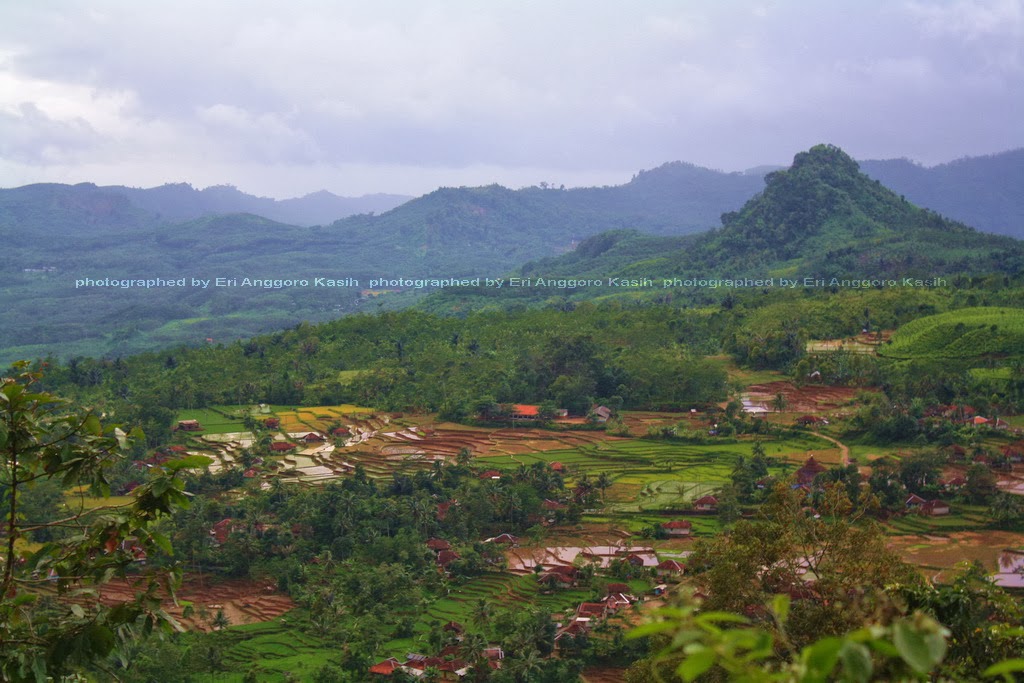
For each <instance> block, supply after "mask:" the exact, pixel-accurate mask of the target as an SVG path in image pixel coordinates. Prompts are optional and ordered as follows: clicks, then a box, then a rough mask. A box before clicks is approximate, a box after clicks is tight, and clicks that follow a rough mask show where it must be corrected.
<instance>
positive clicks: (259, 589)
mask: <svg viewBox="0 0 1024 683" xmlns="http://www.w3.org/2000/svg"><path fill="white" fill-rule="evenodd" d="M136 590H137V589H136V588H134V587H133V586H132V585H131V584H130V583H128V582H124V581H112V582H110V583H108V584H106V585H104V586H103V589H102V591H101V592H100V600H101V601H102V602H104V603H106V604H114V603H118V602H123V601H125V600H130V599H132V597H133V596H134V595H135V592H136ZM178 601H179V603H180V602H182V601H188V602H191V603H192V608H193V613H192V615H191V616H190V617H188V618H184V617H183V616H182V610H183V608H182V607H181V606H180V605H173V604H171V602H170V601H169V600H168V602H167V604H165V605H164V609H166V610H167V611H168V613H170V614H171V615H172V616H173V617H174V618H175V619H177V620H178V621H179V622H181V624H182V626H184V627H185V628H187V629H189V630H196V631H211V630H213V627H212V626H211V625H210V621H212V620H213V618H214V617H215V616H216V615H217V612H218V611H219V610H223V612H224V616H226V617H227V618H228V621H229V622H230V623H231V625H233V626H236V625H238V624H253V623H257V622H262V621H270V620H271V619H276V618H277V617H279V616H281V615H282V614H284V613H285V612H288V611H290V610H292V609H294V608H295V603H294V602H292V599H291V598H290V597H288V596H287V595H285V594H283V593H280V592H278V590H277V587H276V586H274V585H273V582H271V581H252V580H243V579H231V580H228V581H217V582H213V581H211V580H210V579H205V580H203V581H199V580H198V579H197V578H196V577H186V578H185V580H184V581H183V582H182V586H181V588H180V589H179V590H178Z"/></svg>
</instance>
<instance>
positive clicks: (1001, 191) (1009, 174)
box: [860, 149, 1024, 238]
mask: <svg viewBox="0 0 1024 683" xmlns="http://www.w3.org/2000/svg"><path fill="white" fill-rule="evenodd" d="M860 167H861V170H862V171H864V173H866V174H867V175H869V176H871V177H872V178H876V179H878V180H880V181H881V182H882V184H883V185H885V186H886V187H888V188H890V189H892V190H893V191H894V192H898V193H899V194H902V195H904V196H905V197H906V198H907V199H908V200H910V201H912V202H913V203H915V204H917V205H918V206H927V207H928V208H930V209H933V210H935V211H938V212H939V213H941V214H942V215H943V216H948V217H949V218H952V219H954V220H958V221H963V222H964V223H967V224H968V225H970V226H972V227H975V228H978V229H979V230H984V231H986V232H993V233H997V234H1000V235H1012V236H1014V237H1018V238H1024V192H1021V188H1022V187H1024V149H1015V150H1011V151H1007V152H1001V153H999V154H993V155H990V156H982V157H968V158H964V159H958V160H956V161H951V162H949V163H947V164H940V165H938V166H933V167H931V168H928V167H925V166H920V165H918V164H915V163H913V162H911V161H908V160H906V159H887V160H884V161H878V160H871V161H861V162H860Z"/></svg>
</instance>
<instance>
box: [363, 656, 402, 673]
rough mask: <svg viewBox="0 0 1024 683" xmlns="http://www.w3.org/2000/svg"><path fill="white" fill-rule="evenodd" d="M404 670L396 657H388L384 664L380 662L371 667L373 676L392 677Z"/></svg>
mask: <svg viewBox="0 0 1024 683" xmlns="http://www.w3.org/2000/svg"><path fill="white" fill-rule="evenodd" d="M401 668H402V663H401V662H400V661H398V660H397V659H395V658H394V657H388V658H387V659H385V660H384V661H383V662H378V663H377V664H374V665H373V666H371V667H370V673H371V674H377V675H378V676H390V675H391V674H393V673H395V672H396V671H398V670H399V669H401Z"/></svg>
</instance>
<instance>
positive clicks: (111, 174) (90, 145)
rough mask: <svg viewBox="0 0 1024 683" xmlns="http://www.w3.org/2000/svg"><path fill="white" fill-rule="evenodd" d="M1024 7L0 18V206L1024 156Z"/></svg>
mask: <svg viewBox="0 0 1024 683" xmlns="http://www.w3.org/2000/svg"><path fill="white" fill-rule="evenodd" d="M1022 122H1024V0H946V1H933V0H791V1H789V2H786V1H783V0H778V1H774V2H773V1H768V0H759V1H746V0H671V1H669V0H640V1H638V0H631V1H629V2H626V1H621V2H620V1H609V0H586V1H581V2H578V1H576V0H537V1H534V0H471V1H469V0H466V1H463V0H373V1H372V2H370V1H366V0H360V1H358V2H356V1H347V0H323V1H315V0H292V1H291V2H289V3H285V2H279V1H277V0H275V1H273V2H269V1H263V0H244V1H236V0H218V1H217V2H210V0H147V1H145V2H139V1H138V0H88V1H87V2H85V1H78V0H60V1H58V0H33V1H32V2H24V1H22V0H0V187H16V186H20V185H25V184H28V183H35V182H64V183H78V182H94V183H97V184H100V185H106V184H120V185H129V186H135V187H151V186H155V185H160V184H163V183H168V182H188V183H191V184H192V185H193V186H195V187H199V188H201V187H207V186H209V185H218V184H230V185H234V186H236V187H238V188H239V189H241V190H243V191H245V192H249V193H252V194H257V195H261V196H269V197H276V198H286V197H293V196H301V195H304V194H306V193H309V192H314V191H317V190H321V189H326V190H328V191H330V192H333V193H335V194H339V195H345V196H357V195H362V194H366V193H373V192H390V193H399V194H409V195H419V194H424V193H426V192H429V191H431V190H433V189H435V188H437V187H439V186H459V185H486V184H490V183H500V184H502V185H506V186H508V187H513V188H516V187H522V186H526V185H534V184H538V183H540V182H548V183H553V184H555V185H562V184H564V185H566V186H568V187H573V186H586V185H606V184H607V185H613V184H620V183H624V182H628V181H629V179H630V178H631V177H632V175H633V174H634V173H636V172H637V171H639V170H641V169H650V168H654V167H656V166H659V165H661V164H663V163H665V162H669V161H676V160H680V161H686V162H690V163H694V164H697V165H700V166H705V167H708V168H714V169H719V170H724V171H738V170H744V169H748V168H752V167H756V166H760V165H767V164H772V165H784V164H788V163H789V162H790V161H791V160H792V157H793V155H794V154H796V153H797V152H799V151H801V150H804V149H807V148H809V147H811V146H812V145H814V144H818V143H823V142H827V143H832V144H836V145H839V146H840V147H842V148H843V149H844V150H846V151H847V152H848V153H850V154H851V155H852V156H854V157H855V158H858V159H883V158H898V157H905V158H909V159H912V160H914V161H917V162H919V163H922V164H924V165H929V166H930V165H934V164H938V163H943V162H947V161H950V160H953V159H957V158H960V157H964V156H978V155H984V154H992V153H996V152H1000V151H1005V150H1008V149H1015V148H1019V147H1024V123H1022Z"/></svg>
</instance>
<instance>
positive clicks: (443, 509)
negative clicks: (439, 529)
mask: <svg viewBox="0 0 1024 683" xmlns="http://www.w3.org/2000/svg"><path fill="white" fill-rule="evenodd" d="M458 506H459V501H457V500H449V501H447V502H445V503H438V504H437V514H436V517H437V521H439V522H443V521H444V520H445V519H446V518H447V517H448V512H449V511H450V510H451V509H452V508H453V507H458Z"/></svg>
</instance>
